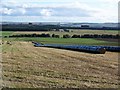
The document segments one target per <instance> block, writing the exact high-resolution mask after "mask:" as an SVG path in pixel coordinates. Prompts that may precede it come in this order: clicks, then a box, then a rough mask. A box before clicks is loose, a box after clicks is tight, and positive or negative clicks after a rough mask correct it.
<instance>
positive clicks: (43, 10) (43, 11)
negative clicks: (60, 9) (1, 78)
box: [40, 9, 52, 17]
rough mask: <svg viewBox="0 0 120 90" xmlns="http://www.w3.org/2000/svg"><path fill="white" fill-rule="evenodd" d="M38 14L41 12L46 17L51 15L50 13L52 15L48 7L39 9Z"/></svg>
mask: <svg viewBox="0 0 120 90" xmlns="http://www.w3.org/2000/svg"><path fill="white" fill-rule="evenodd" d="M40 14H41V15H42V16H46V17H48V16H51V15H52V11H51V10H49V9H42V10H41V11H40Z"/></svg>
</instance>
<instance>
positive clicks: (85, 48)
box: [34, 43, 106, 54]
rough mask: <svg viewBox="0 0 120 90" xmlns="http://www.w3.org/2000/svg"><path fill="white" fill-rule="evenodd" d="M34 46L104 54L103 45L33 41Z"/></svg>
mask: <svg viewBox="0 0 120 90" xmlns="http://www.w3.org/2000/svg"><path fill="white" fill-rule="evenodd" d="M34 46H35V47H50V48H59V49H68V50H76V51H83V52H90V53H96V54H105V52H106V49H105V48H103V47H93V46H84V45H83V46H79V45H60V44H40V43H34Z"/></svg>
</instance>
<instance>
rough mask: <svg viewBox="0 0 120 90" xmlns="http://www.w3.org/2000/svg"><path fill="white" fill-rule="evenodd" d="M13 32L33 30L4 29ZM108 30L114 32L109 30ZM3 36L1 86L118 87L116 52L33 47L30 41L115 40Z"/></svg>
mask: <svg viewBox="0 0 120 90" xmlns="http://www.w3.org/2000/svg"><path fill="white" fill-rule="evenodd" d="M16 33H19V34H20V33H34V32H6V33H4V32H3V34H4V35H10V34H16ZM36 33H41V32H36ZM46 33H48V32H46ZM71 33H72V32H71ZM89 33H90V32H89ZM91 33H92V32H91ZM110 33H113V34H115V33H116V32H115V33H114V32H111V31H110ZM60 34H61V35H62V33H60ZM2 40H3V42H4V44H3V45H2V57H3V59H2V66H3V68H2V73H3V86H4V87H10V88H45V87H46V88H53V87H57V88H88V87H90V88H117V87H118V85H119V80H118V77H119V76H118V54H119V53H118V52H106V53H105V54H91V53H84V52H76V51H70V50H62V49H54V48H45V47H34V46H33V44H32V43H31V41H37V42H42V43H57V44H58V43H59V44H82V45H117V42H111V41H104V40H95V39H84V38H83V39H71V38H70V39H63V38H3V39H2ZM7 41H11V45H10V44H7Z"/></svg>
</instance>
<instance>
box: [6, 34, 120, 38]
mask: <svg viewBox="0 0 120 90" xmlns="http://www.w3.org/2000/svg"><path fill="white" fill-rule="evenodd" d="M4 37H5V38H7V37H10V38H12V37H52V38H60V35H56V34H52V35H50V34H45V33H42V34H16V35H10V36H4ZM62 38H110V39H119V38H120V35H119V34H116V35H108V34H102V35H98V34H84V35H77V34H74V35H69V34H65V35H63V36H62Z"/></svg>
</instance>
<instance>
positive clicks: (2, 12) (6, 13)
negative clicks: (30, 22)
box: [0, 8, 13, 15]
mask: <svg viewBox="0 0 120 90" xmlns="http://www.w3.org/2000/svg"><path fill="white" fill-rule="evenodd" d="M0 13H1V14H5V15H11V14H12V13H13V9H8V8H3V9H0Z"/></svg>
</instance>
